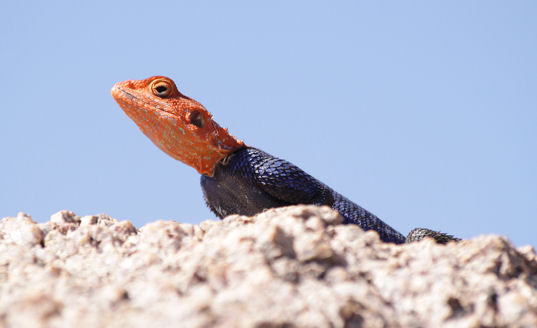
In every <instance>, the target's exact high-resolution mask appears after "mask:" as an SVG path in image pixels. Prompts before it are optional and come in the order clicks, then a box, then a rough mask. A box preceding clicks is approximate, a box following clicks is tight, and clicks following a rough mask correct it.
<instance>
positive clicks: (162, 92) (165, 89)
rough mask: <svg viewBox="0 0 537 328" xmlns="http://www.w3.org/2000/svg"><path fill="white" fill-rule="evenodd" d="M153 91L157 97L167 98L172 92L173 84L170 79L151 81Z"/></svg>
mask: <svg viewBox="0 0 537 328" xmlns="http://www.w3.org/2000/svg"><path fill="white" fill-rule="evenodd" d="M151 92H153V94H154V95H155V96H157V97H160V98H167V97H169V96H170V94H171V93H172V86H171V84H170V83H169V82H168V81H163V80H155V81H153V83H151Z"/></svg>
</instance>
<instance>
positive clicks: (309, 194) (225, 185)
mask: <svg viewBox="0 0 537 328" xmlns="http://www.w3.org/2000/svg"><path fill="white" fill-rule="evenodd" d="M201 187H202V189H203V195H204V197H205V201H206V202H207V205H208V206H209V208H210V209H211V210H212V211H213V212H214V213H215V214H216V215H217V216H218V217H220V218H223V217H225V216H227V215H230V214H240V215H254V214H257V213H260V212H262V211H263V210H265V209H267V208H273V207H280V206H287V205H296V204H314V205H328V206H330V207H332V208H333V209H335V210H337V211H338V212H339V213H341V215H342V216H343V217H344V218H345V223H354V224H357V225H359V226H360V227H362V228H363V229H364V230H375V231H377V232H378V233H379V235H380V238H381V239H382V240H383V241H385V242H393V243H397V244H401V243H404V242H405V237H404V236H403V235H402V234H401V233H399V232H397V231H396V230H394V229H393V228H392V227H390V226H389V225H387V224H386V223H384V222H383V221H382V220H380V219H379V218H377V217H376V216H375V215H373V214H371V213H370V212H368V211H366V210H365V209H363V208H362V207H360V206H359V205H357V204H355V203H353V202H351V201H350V200H348V199H347V198H345V197H344V196H342V195H340V194H339V193H337V192H335V191H334V190H332V189H331V188H330V187H328V186H326V185H325V184H324V183H322V182H320V181H319V180H317V179H315V178H314V177H312V176H311V175H309V174H307V173H306V172H304V171H302V170H301V169H300V168H299V167H297V166H295V165H293V164H292V163H289V162H288V161H285V160H283V159H279V158H276V157H274V156H272V155H269V154H267V153H265V152H263V151H261V150H259V149H256V148H252V147H245V148H242V149H239V150H238V151H236V152H234V153H233V154H231V155H230V156H228V158H226V159H225V160H224V161H223V163H221V164H219V165H218V166H217V167H216V169H215V174H214V176H213V177H208V176H204V175H202V177H201Z"/></svg>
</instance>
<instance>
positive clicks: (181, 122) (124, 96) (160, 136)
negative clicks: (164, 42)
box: [112, 78, 244, 176]
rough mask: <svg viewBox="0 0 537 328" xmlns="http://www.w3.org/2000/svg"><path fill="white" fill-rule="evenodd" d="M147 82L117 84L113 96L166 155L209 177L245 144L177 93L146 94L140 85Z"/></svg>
mask: <svg viewBox="0 0 537 328" xmlns="http://www.w3.org/2000/svg"><path fill="white" fill-rule="evenodd" d="M150 79H154V78H150ZM150 79H147V80H150ZM147 80H142V81H125V82H119V83H116V84H115V85H114V87H113V88H112V96H113V97H114V99H115V100H116V102H117V103H118V104H119V106H120V107H121V109H123V111H124V112H125V113H126V114H127V115H128V116H129V117H130V118H131V119H132V120H133V121H134V122H135V123H136V124H137V125H138V127H139V128H140V130H141V131H142V132H143V133H144V134H145V135H146V136H147V137H148V138H149V139H151V141H152V142H153V143H154V144H155V145H156V146H157V147H159V148H160V149H161V150H162V151H164V152H165V153H166V154H168V155H170V156H171V157H173V158H175V159H177V160H179V161H181V162H183V163H185V164H187V165H189V166H191V167H193V168H195V169H196V170H197V171H198V172H199V173H200V174H204V175H207V176H212V175H213V173H214V169H215V167H216V165H217V164H218V162H219V161H220V160H222V159H223V158H225V157H226V156H227V155H229V154H230V153H232V152H233V151H235V150H237V149H239V148H241V147H242V146H243V145H244V144H243V142H242V141H240V140H238V139H236V138H234V137H233V136H231V135H230V134H229V133H228V132H227V130H226V129H223V128H222V127H220V126H219V125H218V124H217V123H216V122H215V121H213V120H212V117H211V115H210V114H209V112H208V111H207V110H206V109H205V108H204V107H203V106H202V105H201V104H199V103H198V102H196V101H195V100H193V99H190V98H188V97H186V96H183V95H181V94H180V93H179V92H178V91H177V94H178V95H177V97H174V98H168V99H162V98H158V97H155V96H153V95H152V94H150V93H148V89H147V88H146V87H144V85H143V82H147ZM170 81H171V80H170ZM149 82H150V81H149ZM174 87H175V85H174ZM192 115H196V117H197V119H198V121H201V122H202V123H203V124H198V125H200V126H201V127H200V126H195V125H193V124H192V121H193V120H192ZM195 122H197V121H195Z"/></svg>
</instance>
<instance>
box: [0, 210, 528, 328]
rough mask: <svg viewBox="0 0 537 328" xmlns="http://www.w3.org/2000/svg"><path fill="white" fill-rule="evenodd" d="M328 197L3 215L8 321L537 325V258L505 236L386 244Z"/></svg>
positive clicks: (0, 257)
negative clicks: (201, 212) (257, 210)
mask: <svg viewBox="0 0 537 328" xmlns="http://www.w3.org/2000/svg"><path fill="white" fill-rule="evenodd" d="M341 222H342V218H341V216H340V215H339V214H338V213H337V212H334V211H332V210H331V209H329V208H328V207H315V206H294V207H288V208H279V209H273V210H269V211H266V212H264V213H261V214H259V215H257V216H255V217H244V216H230V217H227V218H226V219H224V220H222V221H205V222H202V223H201V224H199V225H191V224H180V223H177V222H174V221H157V222H153V223H149V224H147V225H145V226H143V227H142V228H140V229H137V228H135V227H134V226H133V225H132V224H131V223H130V222H128V221H118V220H115V219H112V218H110V217H108V216H106V215H96V216H85V217H78V216H76V215H75V214H74V213H72V212H68V211H61V212H59V213H57V214H54V215H53V216H52V217H51V219H50V221H49V222H46V223H40V224H37V223H35V222H34V221H33V220H32V219H31V217H30V216H28V215H26V214H22V213H21V214H19V215H18V216H17V217H16V218H13V217H8V218H4V219H2V220H1V221H0V325H1V326H3V327H78V328H81V327H480V326H481V327H498V326H509V327H536V326H537V256H536V255H535V251H534V249H533V248H532V247H530V246H526V247H522V248H519V249H516V248H515V247H513V245H512V244H511V243H510V242H509V241H508V240H507V239H506V238H504V237H499V236H482V237H477V238H475V239H472V240H468V241H462V242H459V243H455V242H451V243H449V244H447V245H437V244H435V243H434V242H433V241H431V240H424V241H421V242H418V243H412V244H408V245H400V246H398V245H393V244H387V243H383V242H381V241H380V240H379V238H378V236H377V234H376V233H375V232H371V231H369V232H364V231H363V230H361V229H360V228H359V227H357V226H355V225H342V224H341Z"/></svg>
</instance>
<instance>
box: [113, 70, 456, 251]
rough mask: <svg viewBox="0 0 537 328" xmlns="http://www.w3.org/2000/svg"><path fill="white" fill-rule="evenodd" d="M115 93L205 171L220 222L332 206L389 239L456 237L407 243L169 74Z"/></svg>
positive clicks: (142, 122)
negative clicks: (243, 136) (228, 121)
mask: <svg viewBox="0 0 537 328" xmlns="http://www.w3.org/2000/svg"><path fill="white" fill-rule="evenodd" d="M112 96H113V97H114V99H115V100H116V101H117V103H118V104H119V106H120V107H121V108H122V109H123V111H124V112H125V113H126V114H127V115H128V116H129V117H130V118H131V119H132V120H133V121H134V122H135V123H136V124H137V125H138V127H139V128H140V130H141V131H142V132H143V133H144V134H145V135H146V136H147V137H149V139H151V141H152V142H153V143H154V144H155V145H157V147H159V148H160V149H161V150H163V151H164V152H165V153H166V154H168V155H170V156H171V157H173V158H175V159H177V160H179V161H181V162H183V163H185V164H187V165H190V166H191V167H193V168H195V169H196V170H197V171H198V172H199V173H200V174H201V187H202V189H203V195H204V198H205V201H206V203H207V205H208V206H209V208H210V209H211V210H212V211H213V212H214V213H215V214H216V215H217V216H218V217H220V218H223V217H225V216H227V215H230V214H241V215H254V214H256V213H259V212H262V211H263V210H265V209H267V208H273V207H279V206H287V205H293V204H314V205H328V206H330V207H332V208H333V209H335V210H337V211H338V212H339V213H340V214H341V215H342V216H343V217H344V218H345V221H344V222H345V223H354V224H357V225H359V226H360V227H362V228H363V229H364V230H375V231H377V232H378V234H379V236H380V238H381V239H382V240H383V241H385V242H393V243H397V244H401V243H405V242H410V241H415V240H420V239H422V238H424V237H426V236H430V237H432V238H434V239H435V240H436V241H437V242H440V243H445V242H447V241H449V240H457V238H454V237H452V236H450V235H447V234H444V233H440V232H436V231H432V230H429V229H424V228H417V229H414V230H412V231H411V232H410V233H409V235H408V236H407V237H406V238H405V237H404V236H403V235H402V234H401V233H399V232H398V231H396V230H395V229H393V228H392V227H390V226H389V225H388V224H386V223H385V222H383V221H382V220H380V219H379V218H377V217H376V216H375V215H373V214H371V213H370V212H368V211H367V210H365V209H363V208H362V207H360V206H359V205H357V204H355V203H353V202H352V201H350V200H348V199H347V198H345V197H344V196H342V195H341V194H339V193H337V192H335V191H334V190H332V189H331V188H330V187H328V186H327V185H325V184H324V183H322V182H320V181H319V180H317V179H315V178H314V177H312V176H311V175H309V174H307V173H306V172H304V171H302V170H301V169H300V168H298V167H297V166H295V165H293V164H292V163H290V162H288V161H285V160H283V159H279V158H277V157H274V156H272V155H269V154H267V153H265V152H263V151H262V150H259V149H257V148H254V147H250V146H248V145H246V144H245V143H244V142H243V141H241V140H239V139H237V138H235V137H233V136H232V135H231V134H229V132H228V130H227V129H224V128H222V127H220V125H218V123H216V122H215V121H214V120H213V118H212V115H211V114H210V113H209V112H208V111H207V110H206V109H205V107H203V105H201V104H200V103H198V102H197V101H195V100H194V99H191V98H189V97H187V96H185V95H183V94H182V93H180V92H179V90H178V89H177V87H176V85H175V83H174V82H173V81H172V80H171V79H169V78H167V77H164V76H154V77H150V78H148V79H145V80H128V81H124V82H119V83H116V84H115V85H114V87H113V88H112Z"/></svg>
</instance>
